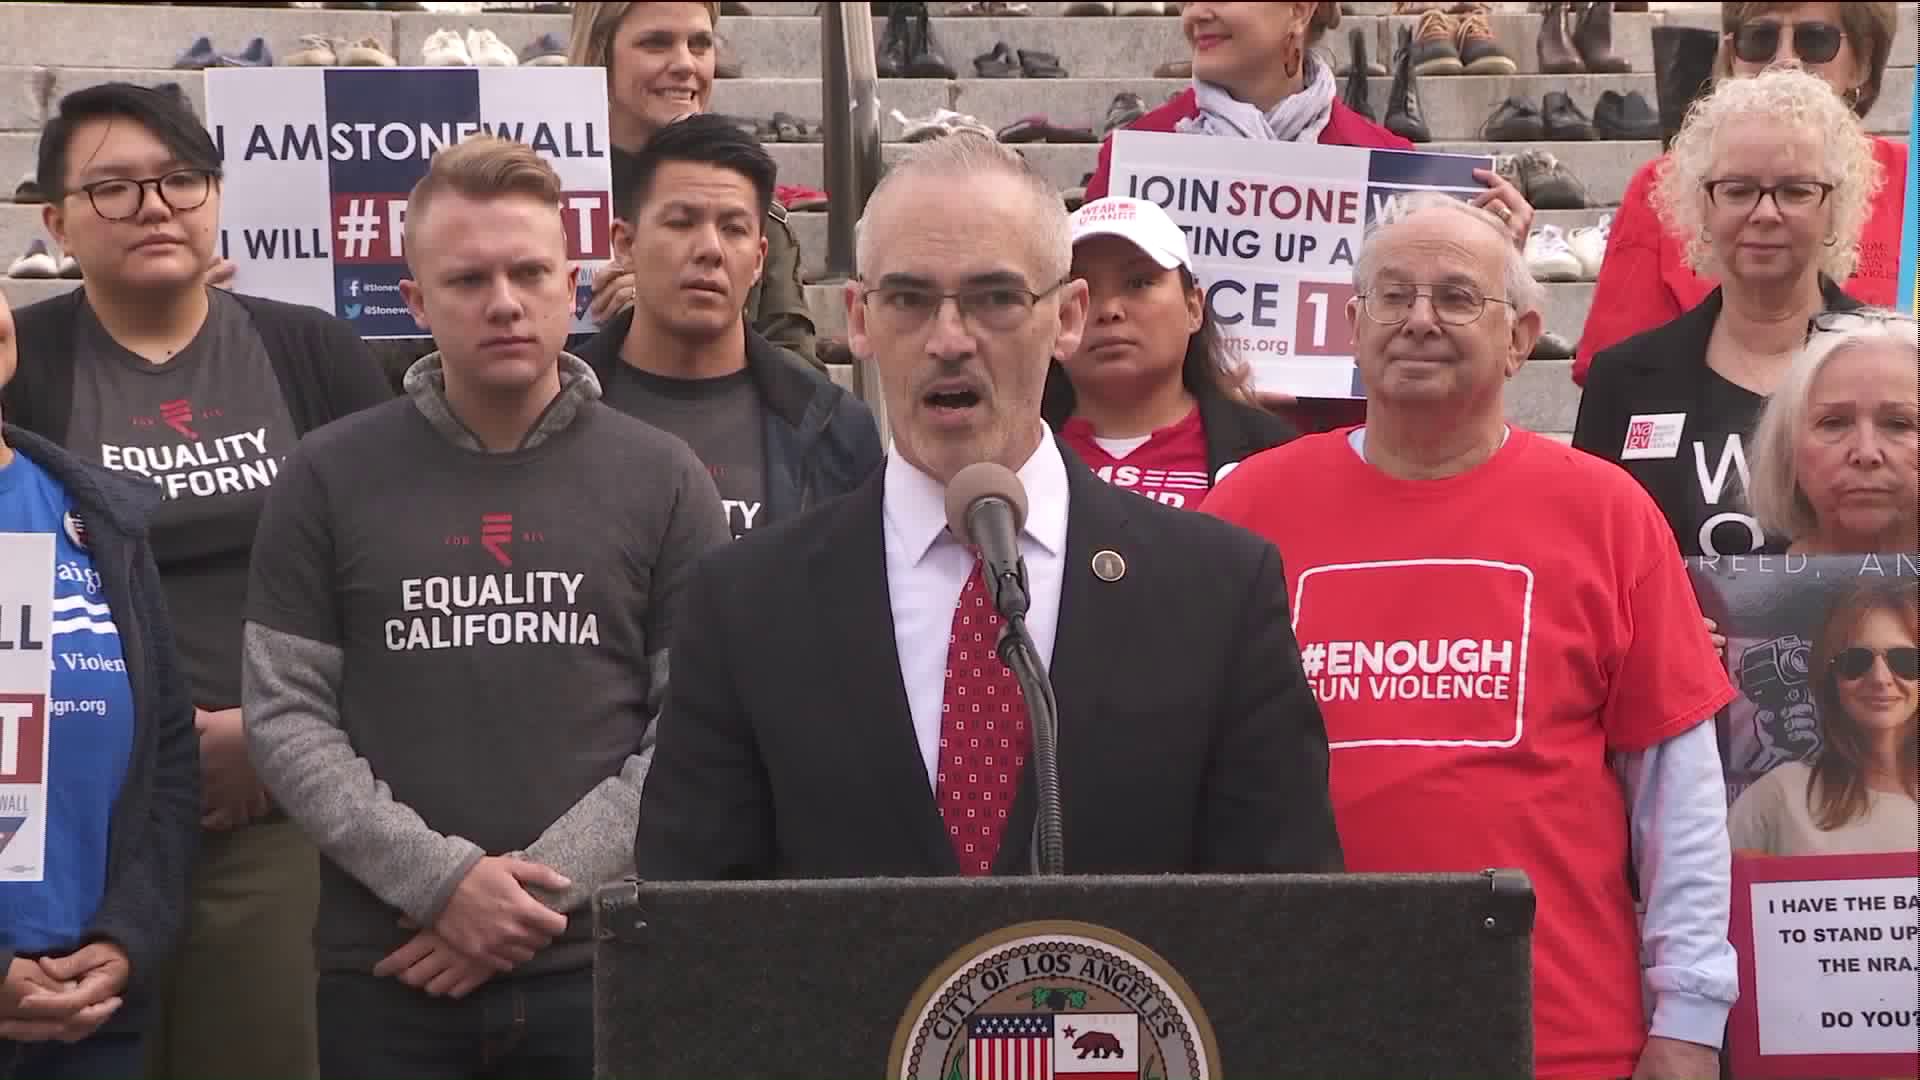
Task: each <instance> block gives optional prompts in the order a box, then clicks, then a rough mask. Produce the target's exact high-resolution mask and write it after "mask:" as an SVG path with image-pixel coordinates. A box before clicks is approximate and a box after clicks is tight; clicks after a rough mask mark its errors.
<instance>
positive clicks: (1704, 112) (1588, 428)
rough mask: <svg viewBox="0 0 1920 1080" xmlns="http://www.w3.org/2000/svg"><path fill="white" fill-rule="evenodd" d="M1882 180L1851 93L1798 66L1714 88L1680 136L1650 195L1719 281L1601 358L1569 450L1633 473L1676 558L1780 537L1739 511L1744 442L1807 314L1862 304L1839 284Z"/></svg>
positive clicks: (1691, 253) (1747, 547)
mask: <svg viewBox="0 0 1920 1080" xmlns="http://www.w3.org/2000/svg"><path fill="white" fill-rule="evenodd" d="M1880 180H1881V169H1880V166H1879V164H1878V163H1877V162H1876V161H1875V159H1874V152H1873V148H1872V145H1871V141H1870V140H1869V139H1868V137H1867V136H1866V135H1865V134H1864V133H1862V132H1861V130H1860V128H1859V126H1858V125H1857V124H1855V123H1853V119H1852V114H1851V113H1850V112H1849V111H1848V110H1847V107H1846V105H1845V103H1843V102H1842V101H1841V100H1840V98H1839V97H1837V96H1836V95H1834V94H1833V93H1832V91H1831V90H1829V89H1828V87H1827V85H1826V83H1824V82H1822V81H1821V80H1820V79H1818V78H1816V77H1814V76H1813V75H1810V74H1807V73H1806V72H1802V71H1797V70H1793V69H1786V68H1782V69H1776V70H1772V71H1767V72H1765V73H1763V74H1760V75H1758V76H1755V77H1754V78H1751V79H1735V80H1732V81H1730V82H1726V83H1722V84H1721V85H1720V86H1719V88H1718V89H1716V90H1715V91H1714V92H1713V94H1712V95H1711V96H1710V97H1708V98H1706V99H1704V100H1702V101H1701V102H1700V103H1698V104H1697V105H1695V106H1694V109H1693V111H1692V112H1691V113H1690V114H1689V115H1688V117H1687V121H1686V123H1685V125H1684V126H1682V128H1681V130H1680V133H1679V134H1678V135H1677V136H1676V137H1675V138H1674V141H1673V148H1672V150H1671V152H1670V153H1669V154H1668V156H1667V159H1666V164H1665V167H1664V168H1663V169H1662V170H1661V173H1660V180H1659V186H1658V187H1657V188H1656V189H1655V192H1654V199H1655V202H1656V204H1657V205H1658V206H1659V207H1660V211H1661V213H1662V215H1663V217H1664V218H1665V219H1666V222H1667V227H1668V228H1669V230H1670V231H1672V232H1673V233H1674V234H1675V235H1678V236H1685V237H1688V238H1689V239H1688V241H1687V243H1686V254H1687V258H1688V260H1689V262H1690V263H1691V265H1692V266H1693V267H1694V268H1695V269H1697V270H1699V271H1701V272H1703V273H1711V274H1713V275H1715V276H1717V277H1719V278H1720V281H1721V284H1720V285H1719V287H1717V288H1715V289H1714V290H1713V291H1712V292H1710V293H1708V294H1707V296H1706V299H1705V300H1703V301H1701V302H1700V303H1699V304H1698V305H1696V306H1695V307H1694V308H1693V309H1692V310H1690V311H1688V312H1687V313H1686V314H1684V315H1681V316H1680V317H1679V318H1676V319H1674V320H1672V321H1671V322H1668V323H1667V324H1666V325H1664V326H1661V327H1659V328H1658V329H1655V330H1650V331H1647V332H1646V333H1643V334H1640V335H1639V336H1637V337H1634V338H1631V339H1629V340H1627V341H1625V342H1623V343H1621V344H1619V345H1616V346H1614V347H1613V348H1610V349H1608V350H1606V351H1605V352H1602V353H1601V354H1600V355H1599V356H1598V357H1596V358H1595V359H1594V364H1593V370H1592V371H1591V372H1590V373H1589V375H1588V377H1587V386H1586V392H1585V393H1584V394H1583V395H1582V397H1581V401H1580V414H1579V419H1578V420H1577V421H1576V422H1575V426H1574V435H1573V445H1574V446H1576V447H1578V448H1580V449H1582V450H1586V451H1587V452H1589V453H1592V454H1595V455H1598V456H1600V457H1603V458H1607V459H1608V460H1610V461H1615V462H1618V463H1620V464H1621V465H1622V466H1623V467H1625V468H1626V470H1627V471H1628V472H1630V473H1632V474H1633V476H1634V478H1635V479H1636V480H1638V481H1640V484H1641V486H1643V487H1645V488H1646V489H1647V492H1648V493H1649V494H1650V495H1652V496H1653V499H1654V502H1655V503H1657V504H1658V505H1659V507H1660V510H1661V512H1662V513H1664V514H1665V515H1666V517H1667V521H1668V523H1669V524H1670V525H1671V526H1672V527H1673V532H1674V537H1675V539H1676V540H1678V542H1679V545H1680V549H1681V551H1682V552H1684V553H1685V554H1687V555H1745V554H1748V553H1751V552H1763V551H1777V550H1780V549H1781V548H1782V547H1783V546H1784V543H1785V539H1784V538H1782V537H1777V536H1769V535H1767V534H1766V532H1765V531H1764V530H1763V529H1762V528H1761V526H1760V524H1759V522H1758V521H1757V520H1756V519H1755V518H1754V517H1753V515H1752V514H1750V513H1748V512H1747V507H1746V506H1745V503H1744V493H1745V488H1746V485H1747V455H1746V439H1747V438H1748V435H1749V433H1750V432H1752V431H1753V426H1754V422H1755V421H1756V420H1757V419H1758V418H1759V415H1760V411H1761V408H1762V407H1763V406H1764V405H1765V404H1766V401H1767V398H1768V397H1769V396H1771V395H1772V394H1773V393H1774V391H1775V390H1776V389H1777V388H1778V387H1779V386H1780V384H1781V380H1782V378H1783V377H1784V376H1785V374H1786V372H1787V370H1788V369H1789V367H1790V366H1791V364H1792V361H1793V358H1794V355H1795V354H1796V353H1797V352H1798V351H1799V350H1800V347H1801V345H1802V344H1803V343H1804V342H1805V340H1806V334H1807V321H1808V320H1809V319H1810V318H1812V317H1813V315H1814V314H1815V313H1817V312H1820V311H1822V310H1826V309H1834V310H1845V309H1849V308H1855V307H1858V306H1859V303H1858V302H1857V301H1856V300H1854V299H1853V298H1852V297H1850V296H1848V295H1847V294H1846V293H1845V292H1843V291H1842V290H1841V289H1840V287H1839V286H1838V285H1837V284H1835V282H1837V281H1842V280H1845V279H1846V278H1847V277H1848V275H1849V274H1850V273H1851V272H1852V270H1853V266H1854V263H1855V261H1856V259H1857V253H1856V249H1855V245H1854V238H1855V237H1857V236H1859V235H1860V224H1861V222H1863V221H1864V220H1866V218H1867V216H1868V214H1869V212H1870V209H1871V206H1872V200H1873V197H1874V194H1875V192H1876V191H1877V190H1878V189H1879V185H1880ZM1596 310H1598V304H1596ZM1909 360H1911V357H1909ZM1910 382H1911V379H1909V383H1910Z"/></svg>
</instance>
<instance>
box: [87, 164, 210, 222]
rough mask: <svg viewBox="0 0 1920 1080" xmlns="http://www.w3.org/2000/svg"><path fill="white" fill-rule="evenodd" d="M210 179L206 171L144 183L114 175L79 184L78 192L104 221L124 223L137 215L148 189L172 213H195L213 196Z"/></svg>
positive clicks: (179, 171)
mask: <svg viewBox="0 0 1920 1080" xmlns="http://www.w3.org/2000/svg"><path fill="white" fill-rule="evenodd" d="M213 180H214V173H213V172H212V171H211V170H208V169H176V170H174V171H173V172H170V173H168V174H166V175H165V176H155V177H151V178H149V179H146V180H134V179H131V178H128V177H118V176H116V177H114V178H112V179H110V180H95V181H94V182H93V183H91V184H81V185H80V187H79V188H78V190H79V191H80V192H83V193H85V195H86V196H87V201H88V202H90V203H92V204H93V212H94V213H96V214H98V215H100V216H101V217H102V218H105V219H106V220H108V221H125V220H127V219H128V218H131V217H135V216H138V215H139V213H140V207H141V205H142V204H144V203H145V202H146V201H147V189H148V188H152V189H153V193H154V195H156V196H158V197H159V199H160V201H161V202H162V203H164V204H166V207H167V209H169V210H171V211H173V212H174V213H176V214H181V213H185V212H186V211H188V210H198V209H200V207H202V206H204V205H206V202H207V196H208V195H211V194H212V193H213Z"/></svg>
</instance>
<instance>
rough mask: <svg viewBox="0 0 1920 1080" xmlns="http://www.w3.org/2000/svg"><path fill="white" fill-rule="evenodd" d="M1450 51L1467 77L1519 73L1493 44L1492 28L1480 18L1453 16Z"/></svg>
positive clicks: (1481, 15)
mask: <svg viewBox="0 0 1920 1080" xmlns="http://www.w3.org/2000/svg"><path fill="white" fill-rule="evenodd" d="M1454 23H1455V29H1454V33H1453V47H1454V51H1456V52H1458V53H1459V54H1460V63H1461V66H1462V69H1463V70H1464V71H1465V72H1466V73H1467V74H1468V75H1511V74H1513V73H1514V72H1516V71H1518V70H1520V68H1519V65H1517V64H1515V63H1514V62H1513V57H1511V56H1508V55H1507V52H1506V50H1505V49H1502V48H1501V47H1500V43H1499V42H1498V41H1495V40H1494V37H1493V27H1492V26H1490V25H1488V23H1487V17H1486V15H1484V14H1481V13H1479V12H1475V13H1473V14H1471V15H1456V16H1454Z"/></svg>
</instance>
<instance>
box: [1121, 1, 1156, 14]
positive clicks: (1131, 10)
mask: <svg viewBox="0 0 1920 1080" xmlns="http://www.w3.org/2000/svg"><path fill="white" fill-rule="evenodd" d="M1113 13H1114V14H1115V15H1165V14H1166V13H1167V5H1165V4H1157V3H1155V4H1147V3H1135V4H1115V5H1113Z"/></svg>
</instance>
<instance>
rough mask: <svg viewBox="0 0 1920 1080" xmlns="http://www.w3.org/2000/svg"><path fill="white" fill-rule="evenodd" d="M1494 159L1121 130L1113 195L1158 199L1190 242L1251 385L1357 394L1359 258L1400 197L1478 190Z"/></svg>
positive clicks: (1306, 393)
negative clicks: (1386, 209) (1354, 315)
mask: <svg viewBox="0 0 1920 1080" xmlns="http://www.w3.org/2000/svg"><path fill="white" fill-rule="evenodd" d="M1491 168H1493V159H1492V158H1486V157H1468V156H1462V155H1456V154H1421V153H1413V152H1411V151H1402V150H1369V149H1365V148H1361V147H1353V146H1320V145H1317V144H1302V143H1290V142H1289V143H1280V142H1250V141H1248V140H1246V139H1217V138H1209V137H1207V136H1204V135H1171V134H1166V133H1161V132H1146V131H1119V132H1115V133H1114V136H1113V173H1112V182H1111V184H1110V185H1109V187H1108V189H1107V190H1108V193H1109V194H1112V195H1124V196H1129V197H1131V198H1136V199H1148V200H1151V201H1152V202H1155V203H1158V204H1159V205H1160V206H1162V207H1164V208H1165V209H1166V211H1167V213H1168V214H1169V215H1170V216H1172V218H1173V220H1174V222H1175V223H1177V224H1178V225H1179V226H1180V228H1181V230H1182V231H1183V232H1185V233H1186V234H1187V248H1188V249H1189V250H1190V251H1192V253H1193V262H1194V267H1195V268H1196V270H1198V272H1199V274H1198V276H1199V278H1200V283H1201V286H1202V288H1204V289H1205V290H1206V293H1207V305H1208V307H1209V309H1210V310H1211V311H1212V312H1213V315H1214V318H1215V319H1217V320H1218V321H1219V323H1220V329H1221V336H1222V338H1223V339H1224V342H1225V345H1226V347H1227V349H1228V350H1229V351H1230V352H1232V353H1233V354H1234V355H1235V356H1236V357H1238V358H1239V359H1242V360H1245V361H1247V362H1248V364H1249V365H1250V366H1251V368H1252V370H1253V378H1254V385H1255V386H1257V387H1259V388H1260V389H1262V390H1280V391H1285V392H1287V393H1291V394H1295V395H1298V396H1301V397H1318V398H1358V397H1364V396H1365V393H1364V391H1363V390H1362V389H1361V386H1360V377H1359V375H1358V373H1357V372H1356V371H1355V369H1354V364H1353V324H1352V323H1351V322H1350V321H1349V320H1348V318H1347V310H1346V309H1347V302H1348V301H1349V300H1352V299H1353V296H1354V287H1353V260H1354V256H1355V255H1357V254H1358V253H1359V250H1360V237H1361V234H1362V233H1363V232H1365V230H1366V226H1367V223H1368V222H1370V221H1372V220H1373V219H1374V217H1375V216H1376V215H1378V213H1379V212H1380V210H1381V208H1382V207H1383V206H1384V205H1385V204H1386V202H1387V200H1388V199H1390V198H1392V197H1393V196H1395V195H1400V194H1403V193H1405V192H1409V191H1440V192H1444V193H1446V194H1449V195H1453V196H1457V197H1459V198H1463V199H1465V198H1471V197H1472V196H1474V195H1477V194H1479V193H1480V192H1482V191H1484V190H1486V188H1485V186H1484V185H1483V184H1481V183H1480V182H1479V181H1478V180H1475V179H1474V178H1473V170H1475V169H1491Z"/></svg>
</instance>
